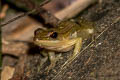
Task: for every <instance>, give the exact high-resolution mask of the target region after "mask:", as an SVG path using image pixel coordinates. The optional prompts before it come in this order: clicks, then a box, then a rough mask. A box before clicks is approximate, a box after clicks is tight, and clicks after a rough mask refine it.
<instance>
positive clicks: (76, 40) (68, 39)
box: [34, 20, 94, 70]
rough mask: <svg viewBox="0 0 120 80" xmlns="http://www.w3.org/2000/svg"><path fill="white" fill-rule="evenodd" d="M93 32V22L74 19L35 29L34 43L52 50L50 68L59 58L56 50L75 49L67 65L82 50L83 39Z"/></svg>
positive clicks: (49, 54)
mask: <svg viewBox="0 0 120 80" xmlns="http://www.w3.org/2000/svg"><path fill="white" fill-rule="evenodd" d="M93 33H94V28H93V24H92V23H91V22H87V21H85V20H80V21H79V22H77V23H76V22H74V21H72V20H71V21H70V20H69V21H63V22H60V24H58V26H57V27H55V28H50V29H44V30H42V29H37V30H36V31H35V36H34V43H35V44H37V45H38V46H40V47H42V48H45V49H46V50H49V51H50V52H48V56H49V59H50V61H51V64H50V66H49V67H48V69H49V70H50V69H51V68H53V67H54V66H55V63H56V60H57V57H55V52H67V51H69V50H71V49H74V51H73V55H72V56H71V57H70V58H69V59H68V61H67V62H66V63H65V64H64V65H66V64H67V63H69V61H71V60H72V59H73V58H75V56H76V54H78V53H79V52H80V49H81V45H82V40H84V39H87V38H88V37H89V36H90V35H92V34H93ZM43 55H44V54H43Z"/></svg>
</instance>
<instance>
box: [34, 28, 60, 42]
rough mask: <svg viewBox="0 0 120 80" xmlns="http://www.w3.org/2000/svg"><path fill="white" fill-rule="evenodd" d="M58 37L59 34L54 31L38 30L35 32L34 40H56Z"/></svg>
mask: <svg viewBox="0 0 120 80" xmlns="http://www.w3.org/2000/svg"><path fill="white" fill-rule="evenodd" d="M57 37H58V33H57V32H56V31H53V29H40V28H38V29H37V30H35V32H34V40H36V39H37V40H55V39H56V38H57Z"/></svg>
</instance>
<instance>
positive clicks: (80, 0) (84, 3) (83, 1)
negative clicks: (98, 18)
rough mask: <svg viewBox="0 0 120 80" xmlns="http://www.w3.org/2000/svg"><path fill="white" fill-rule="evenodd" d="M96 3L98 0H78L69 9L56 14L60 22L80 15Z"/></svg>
mask: <svg viewBox="0 0 120 80" xmlns="http://www.w3.org/2000/svg"><path fill="white" fill-rule="evenodd" d="M94 2H96V0H76V1H74V2H73V3H72V4H71V5H69V6H68V7H66V8H64V9H63V10H60V11H59V12H57V13H55V16H56V17H57V18H58V19H60V20H63V19H68V18H71V17H74V16H75V15H76V14H78V13H79V12H81V11H82V10H84V9H85V8H86V7H88V6H89V5H90V4H93V3H94Z"/></svg>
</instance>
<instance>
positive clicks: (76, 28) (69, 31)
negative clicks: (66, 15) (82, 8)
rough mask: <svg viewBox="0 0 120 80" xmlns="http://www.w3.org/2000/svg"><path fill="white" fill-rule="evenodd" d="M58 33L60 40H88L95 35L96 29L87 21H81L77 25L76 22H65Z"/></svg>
mask: <svg viewBox="0 0 120 80" xmlns="http://www.w3.org/2000/svg"><path fill="white" fill-rule="evenodd" d="M56 31H57V32H58V34H59V37H60V38H62V37H63V38H77V37H82V38H87V37H89V35H91V34H93V33H94V28H93V24H92V23H91V22H88V21H86V20H80V21H79V22H77V23H76V22H74V21H63V22H61V23H60V24H59V26H58V27H57V29H56Z"/></svg>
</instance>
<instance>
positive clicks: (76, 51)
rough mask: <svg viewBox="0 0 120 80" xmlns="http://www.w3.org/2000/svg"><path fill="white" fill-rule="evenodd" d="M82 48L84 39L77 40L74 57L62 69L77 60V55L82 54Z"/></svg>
mask: <svg viewBox="0 0 120 80" xmlns="http://www.w3.org/2000/svg"><path fill="white" fill-rule="evenodd" d="M81 46H82V38H76V42H75V48H74V51H73V55H72V56H71V57H70V58H69V59H68V60H67V61H66V62H65V63H64V64H63V65H62V67H61V69H63V68H64V67H65V66H68V65H69V64H70V63H71V62H72V61H73V60H74V59H75V58H76V56H77V54H78V53H79V52H80V49H81Z"/></svg>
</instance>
